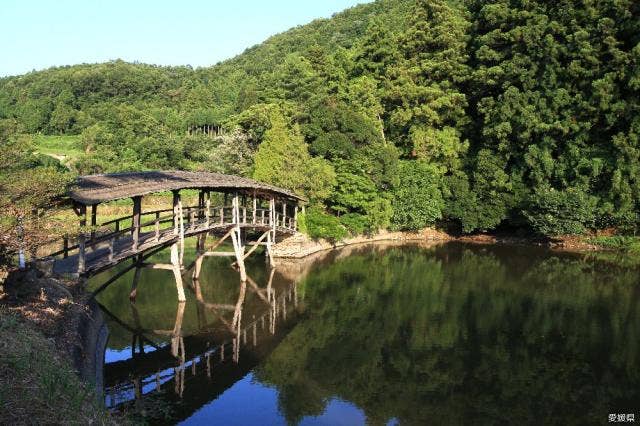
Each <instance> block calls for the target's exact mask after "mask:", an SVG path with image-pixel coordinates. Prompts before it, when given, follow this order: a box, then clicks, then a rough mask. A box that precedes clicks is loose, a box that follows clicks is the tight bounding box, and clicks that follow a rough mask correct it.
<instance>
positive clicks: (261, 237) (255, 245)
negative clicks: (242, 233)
mask: <svg viewBox="0 0 640 426" xmlns="http://www.w3.org/2000/svg"><path fill="white" fill-rule="evenodd" d="M268 234H269V231H267V232H265V233H263V234H262V235H261V236H260V238H258V241H256V242H255V244H254V245H253V247H251V249H249V251H248V252H247V253H246V254H245V255H244V257H243V259H246V258H247V257H249V256H250V255H251V253H253V252H254V251H256V249H257V248H258V246H259V245H260V243H261V242H262V241H263V240H264V239H265V238H267V235H268Z"/></svg>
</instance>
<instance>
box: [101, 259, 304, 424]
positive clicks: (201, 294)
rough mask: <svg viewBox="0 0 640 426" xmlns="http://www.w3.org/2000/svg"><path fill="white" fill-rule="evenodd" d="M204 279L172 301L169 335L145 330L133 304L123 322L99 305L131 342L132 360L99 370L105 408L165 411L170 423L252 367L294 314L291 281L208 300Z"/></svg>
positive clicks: (258, 283)
mask: <svg viewBox="0 0 640 426" xmlns="http://www.w3.org/2000/svg"><path fill="white" fill-rule="evenodd" d="M235 273H236V274H237V272H235ZM236 277H237V275H236ZM206 279H207V275H206V274H204V275H203V279H202V281H201V280H200V279H193V280H192V281H191V283H189V284H188V285H186V287H187V289H188V290H189V292H190V297H189V300H188V301H187V302H177V304H176V308H175V322H174V324H173V328H171V329H154V328H149V327H147V328H145V326H143V324H145V322H146V323H148V321H145V317H144V315H145V314H144V313H143V312H142V310H140V309H138V307H137V306H136V304H135V303H133V302H132V303H130V306H129V311H130V312H129V315H127V316H128V318H126V319H125V318H121V317H123V316H125V315H122V313H121V314H120V315H118V314H116V313H113V312H110V311H109V309H108V308H106V307H105V306H101V308H102V310H103V312H104V313H105V314H106V316H107V317H108V318H109V319H110V323H111V324H113V326H112V327H111V328H112V329H115V328H119V330H118V332H119V333H120V334H121V335H122V332H123V331H124V332H125V333H126V334H129V335H130V338H131V345H130V350H131V353H130V356H127V357H126V359H122V360H115V361H112V362H109V359H107V362H106V364H105V369H104V379H105V380H104V383H105V388H104V395H105V403H106V405H107V407H109V408H111V409H118V410H120V409H134V410H145V411H146V412H148V411H149V410H154V409H157V407H158V404H160V406H163V407H165V408H166V407H168V406H170V407H171V414H170V415H169V417H170V418H171V422H175V421H176V420H179V419H184V418H186V417H188V416H190V415H191V414H192V413H193V412H194V411H195V410H197V409H198V408H199V407H201V406H202V405H204V404H206V403H207V402H209V401H211V400H214V399H216V398H217V397H218V396H219V395H221V394H222V393H223V392H224V391H225V390H226V389H228V388H229V387H231V386H232V385H233V384H234V383H236V382H237V381H238V380H240V379H241V378H243V377H244V376H245V375H246V374H247V373H248V372H249V371H250V370H251V369H252V368H254V367H255V366H256V365H257V364H258V362H259V360H260V359H263V358H264V357H266V356H267V355H268V354H269V353H270V352H271V351H272V350H273V349H274V348H275V347H276V346H277V345H278V343H279V342H280V340H281V339H282V338H283V337H284V336H285V335H286V333H287V332H288V330H289V329H290V328H291V326H292V325H293V322H294V319H295V318H296V317H297V316H298V314H299V313H300V308H301V297H300V296H299V295H298V291H297V285H296V282H297V279H295V278H291V276H290V274H282V273H279V271H278V269H276V268H270V269H269V270H268V273H267V274H266V275H265V276H264V277H262V279H254V278H252V277H251V276H247V280H246V281H242V280H240V281H239V282H238V280H237V278H236V280H234V281H235V284H234V283H233V282H234V281H230V282H227V283H226V284H225V287H226V288H225V291H224V292H222V291H220V292H219V293H221V294H222V293H224V294H223V295H222V297H221V295H220V294H217V295H213V296H211V295H210V293H211V291H210V290H211V288H207V286H208V284H210V283H207V282H206ZM203 290H204V291H203ZM206 290H209V291H206ZM174 300H175V299H174ZM189 304H192V305H195V306H191V307H189V308H190V309H191V310H192V311H193V310H194V308H195V321H191V322H192V323H195V325H194V324H190V326H189V327H187V329H186V330H185V326H184V325H185V324H184V322H185V310H186V308H187V307H188V305H189ZM192 314H193V312H192ZM158 400H160V401H164V402H159V401H158ZM176 401H180V403H179V404H176ZM154 407H155V408H154ZM152 417H156V416H152ZM159 417H160V418H162V416H159ZM167 420H168V418H167Z"/></svg>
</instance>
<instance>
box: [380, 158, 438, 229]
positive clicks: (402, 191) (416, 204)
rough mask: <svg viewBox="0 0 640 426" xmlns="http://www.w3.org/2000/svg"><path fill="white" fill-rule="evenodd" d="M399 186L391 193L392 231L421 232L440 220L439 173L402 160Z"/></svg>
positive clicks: (423, 165) (429, 166)
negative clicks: (412, 230) (417, 230)
mask: <svg viewBox="0 0 640 426" xmlns="http://www.w3.org/2000/svg"><path fill="white" fill-rule="evenodd" d="M399 175H400V183H399V185H398V186H397V187H396V188H395V190H394V191H393V201H392V203H393V216H392V218H391V225H392V228H393V229H398V230H407V229H422V228H424V227H426V226H430V225H433V224H434V223H435V221H436V220H438V219H440V218H442V210H443V209H444V200H443V198H442V193H441V191H440V188H439V180H440V178H441V173H440V172H439V171H438V168H437V167H436V166H434V165H432V164H429V163H425V162H422V161H401V162H400V165H399Z"/></svg>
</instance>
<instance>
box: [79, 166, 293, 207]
mask: <svg viewBox="0 0 640 426" xmlns="http://www.w3.org/2000/svg"><path fill="white" fill-rule="evenodd" d="M176 189H204V190H212V191H219V192H225V191H234V190H238V191H241V192H249V193H252V194H253V193H255V194H256V195H258V196H260V195H262V196H270V195H275V196H277V197H284V198H289V199H292V200H301V201H304V198H302V197H300V196H298V195H296V194H294V193H293V192H291V191H288V190H286V189H282V188H278V187H276V186H272V185H267V184H265V183H260V182H256V181H255V180H253V179H247V178H243V177H239V176H231V175H223V174H221V173H207V172H184V171H150V172H131V173H114V174H103V175H90V176H81V177H79V178H78V180H77V184H76V185H75V186H74V187H73V189H72V190H71V191H69V196H70V197H71V198H72V199H73V200H74V201H76V202H78V203H81V204H85V205H92V204H98V203H102V202H105V201H112V200H119V199H122V198H130V197H136V196H140V195H146V194H150V193H153V192H163V191H170V190H176Z"/></svg>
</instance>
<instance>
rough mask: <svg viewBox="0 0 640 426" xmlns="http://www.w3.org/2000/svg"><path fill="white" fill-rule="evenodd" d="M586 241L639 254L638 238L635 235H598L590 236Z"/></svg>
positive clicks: (626, 252)
mask: <svg viewBox="0 0 640 426" xmlns="http://www.w3.org/2000/svg"><path fill="white" fill-rule="evenodd" d="M587 241H588V242H590V243H592V244H596V245H598V246H601V247H606V248H612V249H615V250H618V251H621V252H623V253H625V254H630V255H633V256H636V257H637V256H638V255H640V239H639V238H638V237H636V236H633V237H632V236H622V235H614V236H599V237H590V238H588V239H587Z"/></svg>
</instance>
